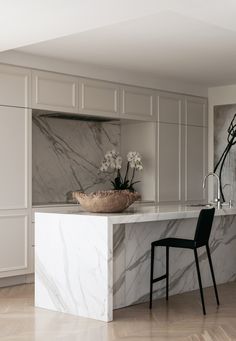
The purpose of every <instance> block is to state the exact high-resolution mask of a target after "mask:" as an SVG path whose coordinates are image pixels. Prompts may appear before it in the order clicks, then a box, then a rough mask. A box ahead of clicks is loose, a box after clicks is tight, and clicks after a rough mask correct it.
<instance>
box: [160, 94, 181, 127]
mask: <svg viewBox="0 0 236 341" xmlns="http://www.w3.org/2000/svg"><path fill="white" fill-rule="evenodd" d="M183 113H184V96H181V95H176V94H172V93H169V92H164V91H163V92H162V91H158V92H157V121H158V122H165V123H175V124H180V123H184V114H183Z"/></svg>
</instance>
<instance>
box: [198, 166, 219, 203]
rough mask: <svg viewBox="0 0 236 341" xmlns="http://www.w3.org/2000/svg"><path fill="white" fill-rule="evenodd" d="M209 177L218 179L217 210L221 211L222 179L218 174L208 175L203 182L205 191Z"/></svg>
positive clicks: (211, 173)
mask: <svg viewBox="0 0 236 341" xmlns="http://www.w3.org/2000/svg"><path fill="white" fill-rule="evenodd" d="M209 176H213V177H215V178H216V181H217V198H216V202H217V208H218V209H220V208H221V201H220V178H219V176H218V175H217V174H216V173H213V172H210V173H208V174H207V175H206V176H205V177H204V180H203V185H202V187H203V189H205V187H206V180H207V178H208V177H209Z"/></svg>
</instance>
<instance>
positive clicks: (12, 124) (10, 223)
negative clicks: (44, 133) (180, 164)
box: [0, 106, 31, 277]
mask: <svg viewBox="0 0 236 341" xmlns="http://www.w3.org/2000/svg"><path fill="white" fill-rule="evenodd" d="M30 155H31V110H29V109H24V108H17V107H5V106H0V159H1V168H0V189H1V190H0V277H7V276H15V275H20V274H26V273H28V272H29V271H30V266H29V264H30V260H29V252H30V245H29V243H30V240H29V238H30V237H29V235H30V229H29V226H30V225H29V224H30V215H31V212H30V205H31V166H30V164H31V157H30Z"/></svg>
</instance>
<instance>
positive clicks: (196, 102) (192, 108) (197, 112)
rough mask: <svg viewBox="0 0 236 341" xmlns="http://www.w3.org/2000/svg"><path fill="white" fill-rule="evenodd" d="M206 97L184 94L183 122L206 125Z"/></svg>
mask: <svg viewBox="0 0 236 341" xmlns="http://www.w3.org/2000/svg"><path fill="white" fill-rule="evenodd" d="M207 117H208V116H207V99H206V98H199V97H192V96H185V124H186V125H193V126H199V127H206V126H207V125H208V124H207V123H208V122H207Z"/></svg>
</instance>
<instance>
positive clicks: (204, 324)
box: [0, 282, 236, 341]
mask: <svg viewBox="0 0 236 341" xmlns="http://www.w3.org/2000/svg"><path fill="white" fill-rule="evenodd" d="M218 288H219V294H220V301H221V305H220V308H219V309H217V308H216V304H215V297H214V294H213V289H212V288H207V289H205V291H204V292H205V298H206V308H207V315H206V316H205V317H204V316H203V315H202V310H201V304H200V300H199V293H198V292H197V291H196V292H191V293H186V294H181V295H176V296H173V297H170V301H169V303H168V304H167V303H166V301H165V300H164V299H162V300H158V301H155V302H154V305H153V310H152V311H151V312H150V311H149V309H148V305H147V304H146V303H145V304H140V305H136V306H132V307H128V308H124V309H119V310H116V311H115V312H114V321H113V322H111V323H104V322H99V321H95V320H90V319H85V318H78V317H75V316H71V315H66V314H61V313H56V312H51V311H47V310H44V309H38V308H34V306H33V290H34V288H33V285H21V286H16V287H11V288H2V289H0V340H1V341H10V340H11V341H14V340H15V341H19V340H20V341H23V340H24V341H27V340H36V341H42V340H43V341H54V340H60V341H61V340H62V341H77V340H78V341H108V340H109V341H118V340H119V341H121V340H123V341H147V340H159V341H162V340H176V341H178V340H181V341H213V340H217V341H224V340H226V341H228V340H236V282H232V283H229V284H224V285H220V286H218Z"/></svg>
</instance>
